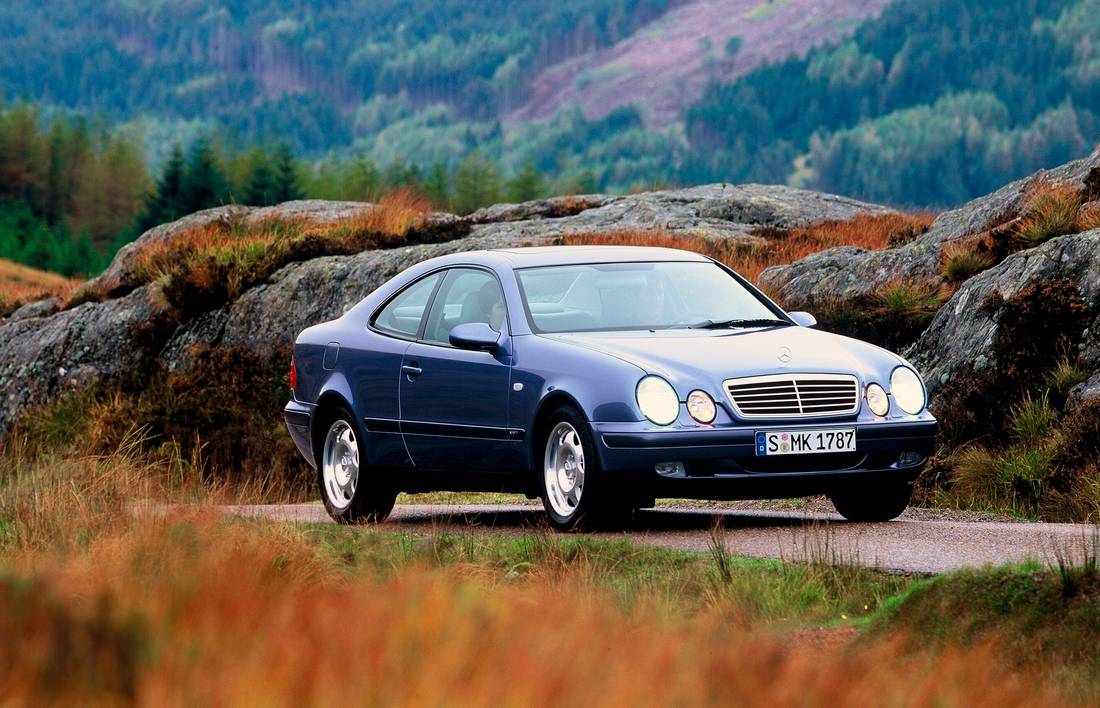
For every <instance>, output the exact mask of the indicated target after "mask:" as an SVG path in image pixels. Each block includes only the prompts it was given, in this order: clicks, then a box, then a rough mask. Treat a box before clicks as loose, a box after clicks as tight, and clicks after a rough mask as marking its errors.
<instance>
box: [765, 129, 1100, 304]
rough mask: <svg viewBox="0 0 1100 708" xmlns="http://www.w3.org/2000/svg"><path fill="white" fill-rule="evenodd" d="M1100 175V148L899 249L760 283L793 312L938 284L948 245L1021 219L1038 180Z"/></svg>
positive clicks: (819, 257)
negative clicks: (899, 285) (900, 285)
mask: <svg viewBox="0 0 1100 708" xmlns="http://www.w3.org/2000/svg"><path fill="white" fill-rule="evenodd" d="M1098 171H1100V149H1098V150H1097V151H1095V152H1093V153H1092V154H1091V155H1089V156H1088V157H1087V158H1084V159H1081V160H1077V161H1075V162H1071V163H1068V164H1066V165H1063V166H1061V167H1058V168H1055V169H1052V170H1044V171H1041V172H1038V173H1037V174H1035V175H1032V176H1031V177H1028V178H1026V179H1022V180H1017V181H1016V182H1012V183H1011V184H1008V185H1006V186H1005V187H1002V188H1001V189H999V190H997V191H996V192H993V193H992V194H989V195H986V196H984V197H980V198H978V199H975V200H973V201H971V202H969V203H968V204H966V205H964V206H962V207H960V208H958V209H954V210H952V211H947V212H944V213H943V214H940V216H939V217H937V218H936V220H935V221H934V222H933V223H932V225H931V227H930V228H929V229H928V231H927V232H926V233H924V234H923V235H921V236H919V237H918V238H916V239H914V240H913V241H911V242H910V243H907V244H905V245H902V246H899V247H897V248H889V249H885V250H881V251H868V250H864V249H859V248H850V247H847V248H837V249H831V250H828V251H823V252H821V253H817V254H814V255H812V256H809V257H807V258H804V259H803V260H801V261H798V262H797V263H792V264H790V265H783V266H775V267H772V268H769V269H767V270H766V271H764V273H763V274H762V275H761V277H760V285H761V286H762V287H764V288H765V289H766V290H767V291H768V292H769V293H772V294H774V295H775V296H776V297H778V298H779V299H780V300H781V301H782V302H783V303H784V304H785V305H786V306H788V307H790V308H792V309H802V308H812V307H814V306H815V305H819V304H831V303H836V302H843V301H846V300H855V299H858V298H862V297H866V296H868V295H870V294H872V293H874V292H876V291H878V290H880V289H881V288H882V287H883V286H884V285H886V284H888V283H890V282H891V281H897V280H906V281H910V282H914V283H933V284H938V283H939V282H940V280H941V277H940V269H941V258H942V249H943V248H944V246H946V245H947V244H949V243H951V242H953V241H958V240H960V239H964V238H967V237H970V236H974V235H977V234H981V233H983V232H985V231H989V230H991V229H994V228H997V227H999V226H1003V225H1005V224H1007V223H1009V222H1011V221H1012V220H1013V219H1015V218H1017V217H1018V216H1019V215H1020V213H1021V211H1022V209H1023V206H1024V202H1025V199H1026V197H1027V194H1028V191H1029V189H1030V188H1031V187H1032V186H1033V185H1035V184H1036V183H1038V182H1048V183H1051V184H1056V185H1066V186H1072V187H1074V188H1076V189H1081V190H1084V189H1086V182H1088V183H1089V184H1090V185H1091V184H1092V182H1091V181H1090V180H1096V179H1097V177H1096V175H1097V174H1098Z"/></svg>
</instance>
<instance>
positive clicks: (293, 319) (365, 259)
mask: <svg viewBox="0 0 1100 708" xmlns="http://www.w3.org/2000/svg"><path fill="white" fill-rule="evenodd" d="M513 245H515V243H514V242H513V241H511V240H509V239H507V238H502V237H499V236H471V237H467V238H463V239H459V240H456V241H449V242H447V243H440V244H430V245H421V246H408V247H405V248H394V249H387V250H380V251H365V252H363V253H358V254H355V255H353V256H329V257H326V258H315V259H313V260H311V261H307V262H305V263H295V264H293V265H290V266H287V267H286V268H283V269H282V270H280V271H279V272H278V273H276V274H275V275H274V276H273V277H272V278H271V279H270V281H269V282H268V283H265V284H264V285H260V286H258V287H255V288H252V289H251V290H249V291H248V292H246V293H245V294H244V295H243V296H241V297H240V298H238V299H237V300H234V301H233V302H231V303H229V304H228V305H226V306H225V307H222V308H220V309H218V310H215V311H213V312H210V313H207V314H205V315H202V316H200V317H198V318H196V319H194V320H192V321H191V322H188V323H186V324H184V325H183V326H181V327H180V328H179V329H178V330H177V331H176V333H175V335H174V336H173V337H172V338H171V340H170V341H169V342H168V344H167V346H166V347H165V349H164V353H163V357H164V359H165V361H166V362H167V363H168V365H169V366H171V367H173V368H180V367H186V366H187V364H188V363H189V358H188V351H189V350H190V349H191V347H193V346H194V345H196V344H205V345H212V346H220V347H246V348H248V349H252V350H254V351H256V352H258V353H260V354H264V355H269V354H273V353H275V352H276V351H277V350H278V349H279V348H280V347H285V346H287V345H288V344H289V343H291V342H293V341H294V338H295V337H296V336H298V333H299V332H301V331H302V330H303V329H305V328H306V327H308V326H310V325H313V324H316V323H318V322H324V321H325V320H330V319H333V318H335V317H339V316H340V315H341V314H343V313H344V312H345V311H346V310H347V309H349V308H350V307H351V306H352V305H354V304H355V303H357V302H359V301H360V300H362V299H363V298H364V297H365V296H366V295H367V294H369V293H370V292H371V291H373V290H374V289H376V288H377V287H378V286H380V285H382V284H383V283H385V282H386V281H387V280H389V279H390V278H392V277H393V276H395V275H397V274H398V273H400V272H401V271H403V270H405V269H406V268H408V267H409V266H412V265H415V264H416V263H419V262H421V261H424V260H427V259H429V258H435V257H436V256H442V255H445V254H448V253H457V252H459V251H473V250H478V249H485V248H507V247H510V246H513Z"/></svg>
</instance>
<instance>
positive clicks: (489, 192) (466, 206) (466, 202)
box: [454, 150, 500, 214]
mask: <svg viewBox="0 0 1100 708" xmlns="http://www.w3.org/2000/svg"><path fill="white" fill-rule="evenodd" d="M499 199H500V174H499V173H498V172H497V166H496V164H495V163H493V162H490V161H488V160H486V159H485V158H484V157H482V156H481V153H479V152H478V151H476V150H475V151H474V152H472V153H470V154H469V155H468V156H467V157H466V159H465V160H463V161H462V164H461V165H459V166H458V170H456V171H455V176H454V208H455V211H457V212H458V213H459V214H469V213H470V212H472V211H475V210H477V209H480V208H481V207H484V206H489V205H490V204H493V203H495V202H497V201H499Z"/></svg>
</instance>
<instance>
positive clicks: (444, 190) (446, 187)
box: [424, 160, 451, 210]
mask: <svg viewBox="0 0 1100 708" xmlns="http://www.w3.org/2000/svg"><path fill="white" fill-rule="evenodd" d="M424 195H425V196H426V197H427V198H428V199H429V200H430V201H431V203H432V206H434V207H435V208H436V209H444V210H446V209H450V208H451V186H450V176H449V175H448V174H447V165H445V164H443V161H442V160H436V161H435V162H433V163H432V169H431V171H430V172H428V177H427V179H425V180H424Z"/></svg>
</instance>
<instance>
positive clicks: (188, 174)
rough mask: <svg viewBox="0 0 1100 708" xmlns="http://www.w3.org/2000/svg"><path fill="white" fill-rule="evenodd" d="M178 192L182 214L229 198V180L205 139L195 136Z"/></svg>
mask: <svg viewBox="0 0 1100 708" xmlns="http://www.w3.org/2000/svg"><path fill="white" fill-rule="evenodd" d="M180 193H181V200H180V201H181V206H182V208H183V213H184V214H193V213H194V212H196V211H199V210H201V209H209V208H210V207H216V206H220V205H222V204H225V203H227V202H228V201H229V183H228V181H227V180H226V176H225V171H224V170H223V169H222V166H221V161H220V160H219V159H218V154H217V152H216V151H215V150H214V146H213V145H212V144H211V143H210V141H209V140H207V139H205V138H204V139H202V140H199V141H198V142H197V143H195V145H194V147H192V148H191V154H190V155H189V156H188V158H187V170H186V171H185V172H184V175H183V183H182V185H181V189H180Z"/></svg>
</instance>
